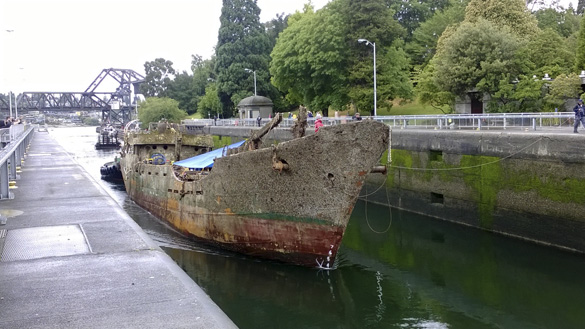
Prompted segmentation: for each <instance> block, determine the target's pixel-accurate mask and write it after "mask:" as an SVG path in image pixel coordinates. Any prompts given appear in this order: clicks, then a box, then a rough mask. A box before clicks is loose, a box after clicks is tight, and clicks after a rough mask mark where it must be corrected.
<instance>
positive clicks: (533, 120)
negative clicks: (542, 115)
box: [532, 118, 536, 130]
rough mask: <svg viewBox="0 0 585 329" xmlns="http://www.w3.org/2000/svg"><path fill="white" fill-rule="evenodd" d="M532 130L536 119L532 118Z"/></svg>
mask: <svg viewBox="0 0 585 329" xmlns="http://www.w3.org/2000/svg"><path fill="white" fill-rule="evenodd" d="M532 130H536V118H532Z"/></svg>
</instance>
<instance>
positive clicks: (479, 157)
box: [362, 130, 585, 252]
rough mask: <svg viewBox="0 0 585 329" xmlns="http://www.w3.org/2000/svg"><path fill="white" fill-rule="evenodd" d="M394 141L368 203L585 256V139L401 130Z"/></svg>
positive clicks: (370, 183) (370, 179)
mask: <svg viewBox="0 0 585 329" xmlns="http://www.w3.org/2000/svg"><path fill="white" fill-rule="evenodd" d="M391 143H392V151H391V158H390V159H391V164H390V167H389V172H388V175H387V176H386V177H384V176H382V175H379V174H371V175H370V176H369V177H368V185H367V186H366V189H364V190H363V191H362V195H366V196H367V200H368V201H372V202H376V203H381V204H388V203H390V205H392V206H395V207H398V208H401V209H405V210H408V211H412V212H416V213H422V214H424V215H428V216H433V217H436V218H440V219H444V220H448V221H453V222H457V223H460V224H465V225H469V226H473V227H476V228H480V229H485V230H488V231H493V232H498V233H503V234H506V235H511V236H515V237H519V238H523V239H528V240H532V241H535V242H538V243H542V244H549V245H554V246H557V247H560V248H564V249H568V250H573V251H578V252H585V239H583V236H585V138H583V136H579V135H575V134H537V133H504V132H478V131H469V132H466V131H457V132H453V131H421V130H394V131H392V133H391ZM387 160H388V157H387V155H384V156H383V157H382V162H387ZM382 185H384V186H385V187H386V189H383V188H381V189H379V190H378V191H377V192H375V193H374V194H372V195H368V194H369V192H368V190H369V191H371V192H373V191H374V190H376V189H378V188H379V187H381V186H382Z"/></svg>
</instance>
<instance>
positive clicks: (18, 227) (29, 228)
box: [0, 132, 235, 328]
mask: <svg viewBox="0 0 585 329" xmlns="http://www.w3.org/2000/svg"><path fill="white" fill-rule="evenodd" d="M20 176H21V179H20V180H18V181H17V189H13V190H12V192H13V193H14V195H15V198H14V199H13V200H1V201H0V214H2V215H4V216H5V217H7V218H8V219H7V222H6V224H5V225H2V224H1V223H0V255H1V258H0V328H235V325H234V324H233V322H232V321H231V320H230V319H229V318H228V317H227V316H226V315H225V314H224V313H223V312H222V311H221V310H220V309H219V307H218V306H217V305H215V304H214V303H213V301H211V299H210V298H209V297H208V296H207V295H206V294H205V292H204V291H203V290H202V289H201V288H200V287H198V286H197V285H196V284H195V283H194V282H193V281H192V280H191V278H190V277H189V276H188V275H187V274H185V273H184V272H183V270H181V269H180V268H179V266H178V265H176V264H175V263H174V262H173V260H172V259H171V258H170V257H169V256H167V255H166V254H165V253H164V252H163V251H162V250H161V249H160V248H159V247H158V246H157V245H156V244H155V243H154V242H153V241H152V240H151V239H150V238H149V237H148V236H147V235H146V234H145V233H144V232H143V231H142V229H141V228H140V227H139V226H138V225H137V224H136V223H134V221H133V220H132V219H131V218H130V217H129V216H128V215H127V214H126V213H125V212H124V211H123V210H122V209H121V208H120V206H119V205H118V204H117V203H116V202H115V201H114V200H113V199H112V198H111V197H110V196H109V195H108V194H107V193H106V192H105V191H104V190H103V189H102V188H101V187H100V185H99V184H98V183H97V182H96V181H95V180H94V179H93V178H92V177H91V176H90V175H89V174H88V173H87V172H85V171H84V169H83V168H82V167H81V166H79V165H78V164H77V163H75V161H74V160H73V159H71V158H70V157H69V155H68V154H67V153H66V152H65V150H64V149H63V148H62V147H61V146H60V145H59V144H57V143H56V142H55V141H54V140H53V139H52V138H51V137H50V136H49V135H48V133H46V132H36V133H35V136H34V138H33V141H32V143H31V147H30V149H29V151H28V152H27V158H26V163H25V164H24V165H23V167H22V172H21V173H20Z"/></svg>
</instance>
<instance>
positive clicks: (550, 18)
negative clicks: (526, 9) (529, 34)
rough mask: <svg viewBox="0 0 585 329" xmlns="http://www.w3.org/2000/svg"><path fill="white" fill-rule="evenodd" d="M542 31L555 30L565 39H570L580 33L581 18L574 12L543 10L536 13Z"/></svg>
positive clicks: (553, 9)
mask: <svg viewBox="0 0 585 329" xmlns="http://www.w3.org/2000/svg"><path fill="white" fill-rule="evenodd" d="M534 16H535V17H536V19H537V20H538V27H539V28H540V29H541V30H545V29H553V30H554V31H555V32H557V34H559V35H560V36H561V37H563V38H568V37H570V36H571V35H573V34H575V33H577V32H578V31H579V21H580V18H579V16H577V15H575V13H574V12H573V10H571V9H565V10H557V9H555V8H543V9H540V10H538V11H537V12H535V13H534Z"/></svg>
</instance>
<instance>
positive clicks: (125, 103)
mask: <svg viewBox="0 0 585 329" xmlns="http://www.w3.org/2000/svg"><path fill="white" fill-rule="evenodd" d="M107 77H111V78H113V79H114V80H116V81H117V82H118V87H117V88H116V90H115V91H112V92H96V89H97V88H98V87H99V86H100V84H101V83H102V82H103V81H104V80H105V79H106V78H107ZM143 81H144V77H143V76H142V75H140V74H138V73H136V72H135V71H133V70H127V69H114V68H109V69H103V70H102V72H101V73H100V74H99V75H98V76H97V77H96V78H95V80H94V81H93V82H92V83H91V84H90V85H89V87H87V89H85V91H83V92H23V93H22V94H20V95H17V97H16V100H15V101H14V102H13V103H12V108H15V109H18V111H24V112H28V111H40V112H76V111H101V112H102V122H109V123H111V124H114V125H123V124H125V123H127V122H129V121H130V120H131V114H132V110H133V109H135V108H136V102H137V99H136V96H134V97H132V93H134V95H137V94H139V93H140V84H141V83H142V82H143ZM9 110H10V101H9V99H8V98H7V97H0V111H2V112H5V113H8V111H9Z"/></svg>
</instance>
